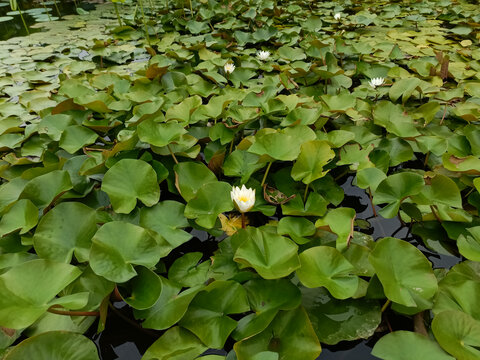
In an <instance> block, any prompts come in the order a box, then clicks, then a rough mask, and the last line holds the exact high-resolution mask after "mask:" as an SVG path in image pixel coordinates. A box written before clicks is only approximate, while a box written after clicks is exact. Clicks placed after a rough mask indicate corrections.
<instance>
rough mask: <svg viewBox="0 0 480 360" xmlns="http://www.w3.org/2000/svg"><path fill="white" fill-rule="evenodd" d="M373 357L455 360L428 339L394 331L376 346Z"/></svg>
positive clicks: (389, 359) (397, 359) (401, 359)
mask: <svg viewBox="0 0 480 360" xmlns="http://www.w3.org/2000/svg"><path fill="white" fill-rule="evenodd" d="M372 355H375V356H376V357H379V358H380V359H384V360H410V359H425V360H437V359H438V360H454V359H455V358H453V357H451V356H450V355H448V354H447V353H445V352H444V351H443V350H442V348H441V347H440V346H438V344H437V343H436V342H434V341H432V340H430V339H429V338H428V337H426V336H424V335H422V334H418V333H414V332H411V331H394V332H392V333H390V334H387V335H385V336H383V337H382V338H381V339H380V340H378V342H377V343H376V344H375V347H374V348H373V350H372Z"/></svg>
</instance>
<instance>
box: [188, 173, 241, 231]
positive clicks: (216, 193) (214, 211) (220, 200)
mask: <svg viewBox="0 0 480 360" xmlns="http://www.w3.org/2000/svg"><path fill="white" fill-rule="evenodd" d="M231 190H232V187H231V186H230V184H228V183H225V182H222V181H217V182H212V183H207V184H205V185H203V186H202V187H201V188H200V189H198V191H197V193H196V196H195V197H194V198H193V199H191V200H189V201H188V203H187V206H186V207H185V217H187V218H188V219H195V222H196V223H197V224H198V225H200V226H203V227H204V228H207V229H211V228H212V227H213V226H214V225H215V222H216V221H217V218H218V215H219V214H221V213H223V212H225V211H230V210H232V209H233V203H232V199H231V197H230V192H231Z"/></svg>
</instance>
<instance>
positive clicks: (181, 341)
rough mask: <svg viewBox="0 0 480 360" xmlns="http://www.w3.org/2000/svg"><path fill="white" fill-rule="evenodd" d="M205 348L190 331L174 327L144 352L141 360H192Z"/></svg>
mask: <svg viewBox="0 0 480 360" xmlns="http://www.w3.org/2000/svg"><path fill="white" fill-rule="evenodd" d="M205 350H207V347H206V346H205V345H203V344H202V342H201V341H200V340H199V339H198V338H197V337H196V336H195V335H193V334H192V333H191V332H190V331H188V330H185V329H183V328H181V327H178V326H175V327H173V328H171V329H169V330H168V331H167V332H165V333H164V334H163V335H162V336H161V337H160V338H159V339H158V340H157V341H155V342H154V343H153V344H152V345H151V346H150V347H149V348H148V349H147V351H146V352H145V354H144V355H143V357H142V360H194V359H196V358H197V356H199V355H200V354H201V353H203V352H204V351H205Z"/></svg>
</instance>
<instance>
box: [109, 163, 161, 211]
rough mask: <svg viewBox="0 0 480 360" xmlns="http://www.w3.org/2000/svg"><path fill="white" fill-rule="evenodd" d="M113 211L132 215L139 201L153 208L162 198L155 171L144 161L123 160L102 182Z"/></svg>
mask: <svg viewBox="0 0 480 360" xmlns="http://www.w3.org/2000/svg"><path fill="white" fill-rule="evenodd" d="M102 190H103V191H105V192H106V193H107V194H108V196H109V198H110V201H111V202H112V205H113V209H114V210H115V211H116V212H118V213H122V214H128V213H130V212H131V211H132V210H133V209H134V208H135V206H136V204H137V199H138V200H140V201H141V202H143V203H144V204H145V205H147V206H153V205H155V204H156V203H157V202H158V199H159V198H160V188H159V186H158V183H157V175H156V173H155V170H153V168H152V167H151V166H150V165H149V164H148V163H146V162H145V161H142V160H134V159H122V160H120V161H118V162H117V163H116V164H115V165H113V166H112V167H111V168H110V169H109V170H108V171H107V173H106V174H105V176H104V178H103V182H102Z"/></svg>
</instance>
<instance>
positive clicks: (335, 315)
mask: <svg viewBox="0 0 480 360" xmlns="http://www.w3.org/2000/svg"><path fill="white" fill-rule="evenodd" d="M301 290H302V305H303V306H304V307H305V309H306V310H307V314H308V316H309V318H310V321H311V322H312V325H313V329H314V330H315V333H316V334H317V336H318V339H319V340H320V341H321V342H322V343H325V344H329V345H335V344H337V343H339V342H340V341H345V340H347V341H353V340H358V339H367V338H369V337H370V336H372V335H373V334H374V333H375V330H376V329H377V327H378V325H379V324H380V321H381V318H382V313H381V311H380V305H379V304H378V302H376V301H375V300H366V299H364V298H362V299H357V300H354V299H348V300H341V301H340V300H337V299H335V298H333V297H332V296H331V295H330V294H328V292H327V291H326V290H325V289H323V288H314V289H307V288H302V289H301Z"/></svg>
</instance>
